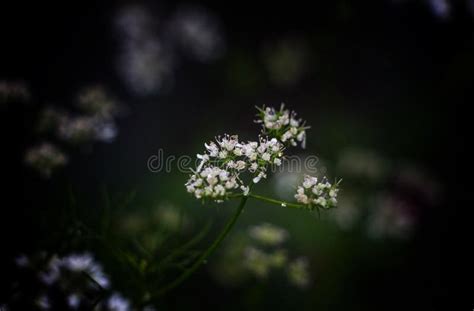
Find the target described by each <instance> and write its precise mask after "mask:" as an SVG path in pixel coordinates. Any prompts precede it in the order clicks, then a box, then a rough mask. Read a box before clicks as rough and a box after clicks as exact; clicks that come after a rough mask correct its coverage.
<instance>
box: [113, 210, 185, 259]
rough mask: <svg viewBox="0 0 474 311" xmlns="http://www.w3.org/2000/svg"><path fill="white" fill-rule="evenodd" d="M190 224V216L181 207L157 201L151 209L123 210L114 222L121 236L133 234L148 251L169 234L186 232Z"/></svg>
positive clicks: (159, 243) (153, 249)
mask: <svg viewBox="0 0 474 311" xmlns="http://www.w3.org/2000/svg"><path fill="white" fill-rule="evenodd" d="M192 225H193V223H192V221H191V219H190V217H189V216H188V215H186V213H185V212H184V211H183V210H182V209H180V208H179V207H178V206H176V205H173V204H170V203H167V202H162V203H159V204H158V205H156V206H155V207H153V208H152V210H151V211H150V210H149V209H144V210H140V209H138V208H134V209H133V210H129V211H123V212H121V213H119V214H118V215H117V217H116V223H114V227H116V228H117V229H118V230H119V234H120V237H121V238H123V239H126V237H130V236H133V237H134V239H135V240H136V241H137V242H139V243H140V245H142V247H143V248H144V249H146V250H148V251H149V252H156V250H157V247H158V246H159V245H161V243H162V242H163V241H164V240H165V239H166V238H167V237H168V236H169V234H173V235H178V234H185V233H188V232H189V230H190V229H191V227H192Z"/></svg>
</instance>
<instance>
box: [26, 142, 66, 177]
mask: <svg viewBox="0 0 474 311" xmlns="http://www.w3.org/2000/svg"><path fill="white" fill-rule="evenodd" d="M25 162H26V164H27V165H29V166H31V167H32V168H34V169H36V170H37V171H39V173H40V174H41V175H43V176H44V177H50V176H51V174H52V173H53V171H54V170H56V169H58V168H60V167H62V166H64V165H66V163H67V157H66V155H65V154H64V153H63V152H62V151H60V150H59V149H58V148H56V147H55V146H54V145H52V144H50V143H48V142H44V143H42V144H40V145H38V146H36V147H33V148H31V149H29V150H27V151H26V154H25Z"/></svg>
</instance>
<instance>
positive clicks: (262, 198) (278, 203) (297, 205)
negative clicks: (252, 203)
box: [249, 193, 308, 209]
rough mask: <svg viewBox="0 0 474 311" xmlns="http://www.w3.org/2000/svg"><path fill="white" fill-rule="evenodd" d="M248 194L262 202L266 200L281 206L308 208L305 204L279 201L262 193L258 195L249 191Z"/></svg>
mask: <svg viewBox="0 0 474 311" xmlns="http://www.w3.org/2000/svg"><path fill="white" fill-rule="evenodd" d="M249 196H250V197H252V198H254V199H257V200H260V201H264V202H267V203H271V204H276V205H279V206H282V207H288V208H302V209H308V206H307V205H303V204H297V203H289V202H285V201H280V200H276V199H272V198H267V197H265V196H263V195H258V194H253V193H251V194H249Z"/></svg>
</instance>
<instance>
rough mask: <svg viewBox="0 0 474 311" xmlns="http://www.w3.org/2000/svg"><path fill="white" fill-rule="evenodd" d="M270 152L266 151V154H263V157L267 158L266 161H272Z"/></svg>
mask: <svg viewBox="0 0 474 311" xmlns="http://www.w3.org/2000/svg"><path fill="white" fill-rule="evenodd" d="M270 158H271V156H270V154H269V153H267V152H265V153H264V154H262V159H263V160H265V161H270Z"/></svg>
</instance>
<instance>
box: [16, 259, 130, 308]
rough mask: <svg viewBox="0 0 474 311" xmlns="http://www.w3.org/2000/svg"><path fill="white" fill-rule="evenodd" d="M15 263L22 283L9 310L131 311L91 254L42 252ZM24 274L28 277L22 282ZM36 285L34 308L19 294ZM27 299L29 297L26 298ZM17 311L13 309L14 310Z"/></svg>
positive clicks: (30, 293)
mask: <svg viewBox="0 0 474 311" xmlns="http://www.w3.org/2000/svg"><path fill="white" fill-rule="evenodd" d="M15 264H16V266H17V267H18V268H19V269H20V270H19V274H20V275H21V276H22V278H21V280H22V281H24V282H25V284H22V283H17V287H18V288H17V294H16V295H15V296H13V297H12V299H11V301H10V302H9V305H7V307H9V306H11V307H12V308H21V309H24V308H28V309H30V308H31V309H39V310H87V309H89V310H92V309H93V310H104V311H105V310H107V311H117V310H119V311H127V310H132V309H133V306H132V303H131V301H130V300H128V299H126V298H124V297H123V296H122V295H121V294H120V293H118V292H115V291H112V289H111V281H110V278H109V276H108V275H106V274H105V272H104V271H103V268H102V266H101V265H100V264H99V263H98V262H97V261H96V260H95V258H94V257H93V256H92V255H91V254H90V253H87V252H86V253H72V254H69V255H65V256H62V257H60V256H58V255H52V256H48V255H47V254H46V253H45V252H41V253H39V254H36V255H32V256H26V255H19V256H17V257H16V258H15ZM25 275H27V276H28V278H26V279H23V277H25ZM32 283H33V284H34V283H37V284H38V285H37V286H36V287H35V292H34V293H32V292H27V294H28V295H33V296H34V297H35V298H34V299H33V300H32V303H33V305H28V304H29V303H30V300H29V299H26V298H27V297H22V296H21V295H22V292H21V291H18V289H21V287H22V286H26V287H29V286H31V284H32ZM28 298H29V297H28ZM15 310H16V309H15Z"/></svg>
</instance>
